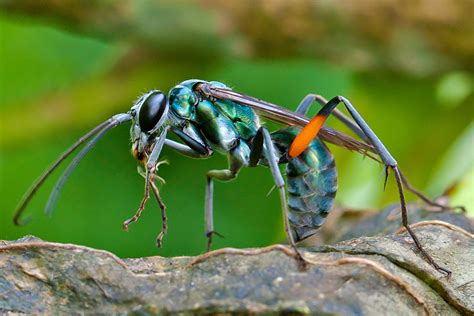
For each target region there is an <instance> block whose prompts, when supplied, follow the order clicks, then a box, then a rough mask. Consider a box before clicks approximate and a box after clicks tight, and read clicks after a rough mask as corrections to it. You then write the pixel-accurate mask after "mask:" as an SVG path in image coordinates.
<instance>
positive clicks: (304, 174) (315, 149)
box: [272, 127, 337, 241]
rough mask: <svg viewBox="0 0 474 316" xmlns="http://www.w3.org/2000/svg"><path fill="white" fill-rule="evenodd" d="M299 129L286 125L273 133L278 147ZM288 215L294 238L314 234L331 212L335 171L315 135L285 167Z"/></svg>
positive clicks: (332, 160) (330, 158)
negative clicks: (286, 126) (303, 149)
mask: <svg viewBox="0 0 474 316" xmlns="http://www.w3.org/2000/svg"><path fill="white" fill-rule="evenodd" d="M299 131H300V129H298V128H295V127H289V128H284V129H280V130H278V131H276V132H274V133H272V139H273V142H274V143H275V145H276V146H277V147H280V148H285V147H286V148H288V147H289V146H290V144H291V142H292V141H293V139H294V138H295V136H296V135H297V134H298V133H299ZM286 176H287V187H288V211H289V214H288V217H289V220H290V225H291V227H292V229H293V231H292V233H293V236H294V238H295V241H300V240H303V239H306V238H308V237H310V236H311V235H313V234H314V233H316V231H317V230H318V228H319V227H320V226H321V225H322V224H323V223H324V221H325V219H326V216H327V215H328V213H329V212H330V211H331V208H332V206H333V204H334V199H335V196H336V191H337V170H336V166H335V162H334V157H333V156H332V154H331V152H330V151H329V149H328V148H327V147H326V145H325V144H324V143H323V142H322V141H320V140H319V139H318V138H316V139H314V140H313V141H312V142H311V144H310V145H309V147H308V148H307V149H306V150H305V151H304V152H303V153H302V154H301V155H300V156H298V157H297V158H295V159H292V160H291V161H290V162H288V164H287V166H286Z"/></svg>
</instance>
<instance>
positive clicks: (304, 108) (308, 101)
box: [296, 94, 466, 213]
mask: <svg viewBox="0 0 474 316" xmlns="http://www.w3.org/2000/svg"><path fill="white" fill-rule="evenodd" d="M314 102H318V103H319V104H320V105H321V106H323V107H324V106H325V105H326V104H327V103H328V101H327V100H326V99H325V98H324V97H322V96H321V95H318V94H308V95H307V96H306V97H304V99H303V100H302V101H301V103H300V104H299V105H298V107H297V108H296V113H299V114H303V115H305V116H306V114H307V113H308V110H309V107H310V106H311V105H312V104H313V103H314ZM332 114H334V116H335V117H336V118H337V119H338V120H339V121H341V122H342V123H343V124H344V125H346V126H347V127H349V128H350V129H351V130H352V131H353V132H354V133H355V134H357V135H358V136H359V137H360V138H362V139H363V140H365V141H366V142H367V143H370V141H369V140H368V138H367V136H366V135H365V134H364V132H363V131H362V129H360V128H359V126H358V125H357V124H356V123H355V122H354V121H353V120H351V119H350V118H349V117H348V116H346V115H345V114H344V113H342V112H341V111H339V110H338V109H334V110H333V112H332ZM400 175H401V178H402V182H403V185H404V186H405V188H406V189H407V190H408V191H410V192H411V193H413V194H414V195H416V196H417V197H418V198H420V199H421V200H422V201H423V202H425V203H426V204H428V205H430V206H434V207H438V208H440V209H441V210H443V211H446V210H450V211H452V210H456V209H459V210H461V211H462V212H463V213H465V212H466V209H465V207H464V206H452V207H451V206H447V205H442V204H439V203H437V202H435V201H433V200H432V199H430V198H429V197H427V196H426V195H424V194H423V193H422V192H421V191H419V190H417V189H416V188H414V187H413V186H412V185H411V184H410V183H409V182H408V179H407V178H406V177H405V176H404V175H403V173H402V172H401V170H400Z"/></svg>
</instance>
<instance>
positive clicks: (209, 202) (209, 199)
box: [204, 156, 243, 251]
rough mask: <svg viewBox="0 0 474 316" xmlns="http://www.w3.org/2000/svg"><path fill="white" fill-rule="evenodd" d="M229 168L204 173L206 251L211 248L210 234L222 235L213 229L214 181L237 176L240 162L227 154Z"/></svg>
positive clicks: (231, 178)
mask: <svg viewBox="0 0 474 316" xmlns="http://www.w3.org/2000/svg"><path fill="white" fill-rule="evenodd" d="M229 162H230V163H229V165H230V167H229V169H223V170H209V171H208V172H207V174H206V178H207V185H206V199H205V201H204V221H205V223H206V237H207V251H211V248H212V236H213V235H217V236H219V237H223V236H222V235H221V234H219V233H218V232H216V231H215V230H214V206H213V197H214V181H213V179H217V180H220V181H231V180H233V179H235V178H236V177H237V174H238V173H239V171H240V169H241V168H242V166H243V165H242V163H241V162H240V161H238V160H236V159H235V158H234V157H232V156H229Z"/></svg>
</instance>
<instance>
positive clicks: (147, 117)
mask: <svg viewBox="0 0 474 316" xmlns="http://www.w3.org/2000/svg"><path fill="white" fill-rule="evenodd" d="M166 106H167V104H166V95H165V94H164V93H163V92H161V91H156V92H153V93H151V94H149V95H148V96H147V97H146V98H145V100H144V101H143V103H142V105H141V107H140V110H139V113H138V124H140V129H141V130H142V132H149V131H151V130H152V129H153V128H154V127H155V125H156V124H157V123H158V122H159V121H160V119H161V117H162V116H163V113H164V112H165V110H166Z"/></svg>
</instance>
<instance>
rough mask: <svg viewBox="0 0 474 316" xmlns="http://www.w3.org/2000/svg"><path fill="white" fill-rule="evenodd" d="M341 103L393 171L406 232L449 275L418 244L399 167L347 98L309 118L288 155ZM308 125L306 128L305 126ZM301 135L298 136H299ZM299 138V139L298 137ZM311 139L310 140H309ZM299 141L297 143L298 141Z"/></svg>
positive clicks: (426, 255) (433, 263)
mask: <svg viewBox="0 0 474 316" xmlns="http://www.w3.org/2000/svg"><path fill="white" fill-rule="evenodd" d="M341 102H342V103H343V104H344V106H345V107H346V109H347V111H348V112H349V114H350V115H351V116H352V118H353V119H354V121H355V122H356V124H357V125H358V126H359V127H360V129H361V130H362V131H363V132H364V134H365V135H366V137H367V140H368V141H369V142H370V144H371V145H372V146H374V147H375V149H376V150H377V152H378V154H379V156H380V158H381V159H382V161H383V163H384V164H385V165H386V166H387V168H391V169H392V170H393V171H394V174H395V179H396V181H397V187H398V192H399V196H400V209H401V213H402V225H403V226H404V227H405V228H406V230H407V231H408V233H409V234H410V236H411V238H412V239H413V241H414V242H415V245H416V247H417V248H418V250H419V251H420V252H421V253H422V255H423V256H424V257H425V258H426V260H427V261H428V262H429V263H430V264H431V265H432V266H433V267H434V268H435V269H436V270H438V271H440V272H444V273H446V274H447V275H450V274H451V272H450V271H449V270H447V269H445V268H443V267H441V266H439V265H438V264H437V263H436V262H435V261H434V259H433V258H432V257H431V256H430V255H429V254H428V252H427V251H426V250H425V249H424V248H423V246H422V245H421V244H420V242H419V240H418V238H417V236H416V235H415V233H414V232H413V230H412V229H411V227H410V226H409V225H408V215H407V208H406V200H405V194H404V192H403V178H402V174H401V172H400V169H398V164H397V161H396V160H395V158H393V156H392V155H391V154H390V152H389V151H388V150H387V148H386V147H385V146H384V145H383V143H382V142H381V141H380V139H379V138H378V137H377V136H376V135H375V133H374V132H373V131H372V129H371V128H370V127H369V125H367V123H366V122H365V121H364V119H363V118H362V116H360V114H359V113H358V112H357V110H356V109H355V108H354V106H353V105H352V104H351V103H350V102H349V100H347V99H346V98H344V97H342V96H337V97H335V98H333V99H331V100H330V101H329V102H328V103H327V104H326V105H324V106H323V108H322V109H321V110H320V111H319V112H318V114H316V116H315V117H314V118H313V119H312V120H311V122H310V123H309V124H308V125H307V126H305V128H303V130H302V131H301V133H300V134H299V135H298V136H297V137H296V138H295V141H294V142H293V144H292V145H291V147H290V156H291V157H295V156H297V155H295V153H298V152H299V151H300V150H301V149H303V147H304V144H305V143H306V141H307V139H309V138H310V136H312V135H313V134H314V132H316V134H317V131H318V130H319V128H320V126H322V124H323V122H324V121H325V119H326V118H327V116H328V115H329V114H330V113H331V112H332V111H333V110H334V109H335V107H336V106H337V105H338V104H339V103H341ZM307 127H308V128H307ZM300 135H301V136H302V137H299V136H300ZM298 138H299V139H298ZM311 139H312V138H311ZM310 141H311V140H310ZM298 142H299V143H298ZM295 143H296V146H295V151H294V153H293V155H292V154H291V152H292V148H293V145H294V144H295Z"/></svg>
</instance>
